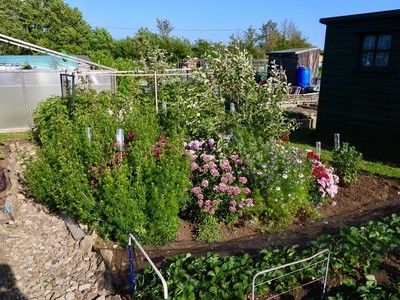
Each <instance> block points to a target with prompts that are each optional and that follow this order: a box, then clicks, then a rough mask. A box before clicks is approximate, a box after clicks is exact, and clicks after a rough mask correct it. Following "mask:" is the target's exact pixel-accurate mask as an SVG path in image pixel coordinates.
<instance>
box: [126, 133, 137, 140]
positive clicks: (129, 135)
mask: <svg viewBox="0 0 400 300" xmlns="http://www.w3.org/2000/svg"><path fill="white" fill-rule="evenodd" d="M135 137H137V134H136V132H133V131H131V132H129V133H128V139H129V140H133V139H134V138H135Z"/></svg>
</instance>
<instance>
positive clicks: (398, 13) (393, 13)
mask: <svg viewBox="0 0 400 300" xmlns="http://www.w3.org/2000/svg"><path fill="white" fill-rule="evenodd" d="M388 17H392V18H393V17H400V9H394V10H385V11H378V12H372V13H364V14H356V15H347V16H338V17H331V18H322V19H319V22H320V23H321V24H325V25H327V24H332V23H346V22H354V21H362V20H373V19H384V18H388Z"/></svg>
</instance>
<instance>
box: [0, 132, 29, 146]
mask: <svg viewBox="0 0 400 300" xmlns="http://www.w3.org/2000/svg"><path fill="white" fill-rule="evenodd" d="M30 137H31V133H30V131H24V132H5V133H0V144H2V143H4V142H5V141H8V140H29V139H30Z"/></svg>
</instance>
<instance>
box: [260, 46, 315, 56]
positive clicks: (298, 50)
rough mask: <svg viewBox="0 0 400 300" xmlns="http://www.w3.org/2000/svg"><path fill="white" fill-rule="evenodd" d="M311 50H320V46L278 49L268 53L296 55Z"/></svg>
mask: <svg viewBox="0 0 400 300" xmlns="http://www.w3.org/2000/svg"><path fill="white" fill-rule="evenodd" d="M310 51H319V48H293V49H284V50H278V51H271V52H269V53H268V55H271V54H273V55H276V54H282V56H286V55H287V56H294V55H297V54H301V53H306V52H310Z"/></svg>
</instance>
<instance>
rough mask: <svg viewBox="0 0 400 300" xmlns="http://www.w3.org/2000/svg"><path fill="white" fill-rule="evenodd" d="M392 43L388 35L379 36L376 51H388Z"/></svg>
mask: <svg viewBox="0 0 400 300" xmlns="http://www.w3.org/2000/svg"><path fill="white" fill-rule="evenodd" d="M391 41H392V36H391V35H390V34H385V35H380V36H379V37H378V50H389V49H390V44H391Z"/></svg>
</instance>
